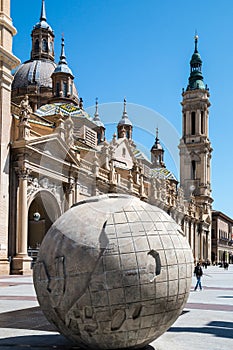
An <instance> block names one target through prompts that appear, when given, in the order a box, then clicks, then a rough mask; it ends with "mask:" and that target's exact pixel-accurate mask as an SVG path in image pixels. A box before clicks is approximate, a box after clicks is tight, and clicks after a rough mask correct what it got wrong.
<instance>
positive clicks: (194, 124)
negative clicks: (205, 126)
mask: <svg viewBox="0 0 233 350" xmlns="http://www.w3.org/2000/svg"><path fill="white" fill-rule="evenodd" d="M195 133H196V113H195V112H192V114H191V134H192V135H195Z"/></svg>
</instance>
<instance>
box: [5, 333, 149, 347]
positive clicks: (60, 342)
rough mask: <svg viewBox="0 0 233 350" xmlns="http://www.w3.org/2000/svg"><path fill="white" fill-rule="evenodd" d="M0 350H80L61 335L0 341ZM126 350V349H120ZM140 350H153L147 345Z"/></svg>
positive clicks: (23, 337) (33, 336) (34, 336)
mask: <svg viewBox="0 0 233 350" xmlns="http://www.w3.org/2000/svg"><path fill="white" fill-rule="evenodd" d="M0 349H4V350H8V349H9V350H10V349H13V350H14V349H15V350H16V349H17V350H18V349H20V350H28V349H33V350H50V349H51V350H54V349H56V350H82V349H81V348H80V347H78V346H76V345H74V344H73V343H70V342H69V341H68V340H66V339H65V338H64V337H63V336H61V335H59V334H58V335H53V334H48V335H28V336H20V337H11V338H5V339H0ZM85 350H88V349H87V348H86V349H85ZM122 350H127V349H122ZM141 350H155V348H154V347H152V346H151V345H148V346H146V347H144V348H143V349H141Z"/></svg>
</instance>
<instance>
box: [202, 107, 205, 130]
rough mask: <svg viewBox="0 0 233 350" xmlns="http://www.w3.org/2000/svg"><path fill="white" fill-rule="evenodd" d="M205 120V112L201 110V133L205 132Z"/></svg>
mask: <svg viewBox="0 0 233 350" xmlns="http://www.w3.org/2000/svg"><path fill="white" fill-rule="evenodd" d="M204 123H205V120H204V112H203V111H201V134H204V133H205V124H204Z"/></svg>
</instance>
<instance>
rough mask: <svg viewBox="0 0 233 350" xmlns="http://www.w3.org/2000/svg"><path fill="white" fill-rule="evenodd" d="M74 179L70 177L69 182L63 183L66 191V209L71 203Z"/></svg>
mask: <svg viewBox="0 0 233 350" xmlns="http://www.w3.org/2000/svg"><path fill="white" fill-rule="evenodd" d="M73 190H74V179H73V178H70V179H69V183H68V184H66V185H65V191H66V208H65V210H68V209H69V208H70V207H71V206H72V205H73V194H74V191H73Z"/></svg>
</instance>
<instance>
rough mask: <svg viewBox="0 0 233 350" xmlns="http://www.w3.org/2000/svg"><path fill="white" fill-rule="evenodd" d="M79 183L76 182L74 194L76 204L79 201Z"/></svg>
mask: <svg viewBox="0 0 233 350" xmlns="http://www.w3.org/2000/svg"><path fill="white" fill-rule="evenodd" d="M79 199H80V198H79V183H78V182H77V180H76V182H75V192H74V202H75V203H77V202H78V201H79Z"/></svg>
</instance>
